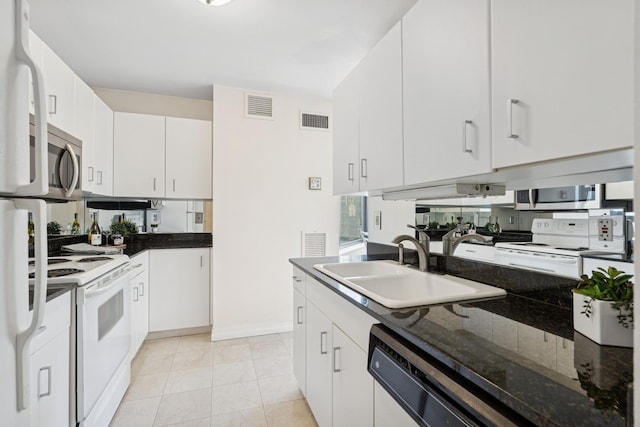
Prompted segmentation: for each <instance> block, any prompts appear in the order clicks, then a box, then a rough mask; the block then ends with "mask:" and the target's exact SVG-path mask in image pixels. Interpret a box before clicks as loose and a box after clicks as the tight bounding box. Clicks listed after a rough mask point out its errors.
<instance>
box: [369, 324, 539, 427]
mask: <svg viewBox="0 0 640 427" xmlns="http://www.w3.org/2000/svg"><path fill="white" fill-rule="evenodd" d="M430 359H431V358H430V357H429V356H428V355H425V354H422V353H421V352H420V351H419V350H418V349H416V348H415V347H414V346H413V345H412V344H410V343H408V342H407V341H406V340H404V339H403V338H402V337H400V336H399V335H398V334H396V333H394V332H393V331H391V330H390V329H389V328H387V327H385V326H383V325H373V326H372V327H371V333H370V337H369V362H368V367H369V368H368V369H369V372H370V373H371V375H373V377H374V378H375V379H376V381H378V383H380V385H381V386H382V387H383V388H384V389H385V390H386V391H387V392H388V393H389V394H390V395H391V396H392V397H393V399H394V400H395V401H396V402H398V403H399V404H400V406H402V408H403V409H404V410H405V411H406V412H407V413H408V414H409V415H410V416H411V417H412V418H413V419H414V420H415V421H416V422H417V423H418V424H419V425H422V426H434V427H435V426H526V425H532V424H530V423H529V422H528V421H526V420H524V419H522V417H520V416H519V415H518V414H516V413H514V412H513V411H511V410H510V409H509V408H507V407H506V406H504V405H502V404H500V403H499V402H495V401H493V402H492V401H491V400H492V399H491V398H490V396H480V394H482V392H481V391H479V390H473V388H474V387H473V386H472V385H470V384H464V381H461V380H460V379H458V378H456V374H455V373H454V372H453V370H451V369H448V368H446V367H444V366H438V365H439V363H438V362H437V361H436V360H430ZM448 371H450V372H448ZM501 406H502V407H501Z"/></svg>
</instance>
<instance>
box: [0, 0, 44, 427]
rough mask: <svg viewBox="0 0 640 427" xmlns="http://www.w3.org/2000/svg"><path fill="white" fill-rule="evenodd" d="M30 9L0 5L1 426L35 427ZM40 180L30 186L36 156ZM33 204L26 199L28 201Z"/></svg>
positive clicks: (37, 309) (38, 298)
mask: <svg viewBox="0 0 640 427" xmlns="http://www.w3.org/2000/svg"><path fill="white" fill-rule="evenodd" d="M28 33H29V8H28V4H27V3H26V2H25V1H24V0H0V424H2V425H6V426H18V427H22V426H28V425H29V424H30V408H29V396H30V394H29V393H30V388H31V387H35V386H36V385H34V384H30V383H29V358H28V356H29V344H30V342H31V338H32V337H33V336H34V333H36V332H37V331H38V329H39V328H40V326H41V325H42V320H43V318H44V315H45V313H44V305H45V298H46V280H47V279H46V257H47V236H46V205H45V202H44V201H43V200H39V199H38V198H37V197H38V196H42V195H44V194H46V192H47V187H48V170H47V164H46V163H47V140H46V116H45V115H44V113H45V91H44V87H43V80H42V74H41V73H40V71H39V70H38V68H37V66H36V64H35V63H34V62H33V61H32V60H31V58H30V56H29V47H28V40H29V37H28V36H29V34H28ZM30 77H31V79H32V80H33V86H34V103H35V104H34V107H35V119H36V123H35V124H36V135H35V150H34V154H31V150H30V148H29V145H30V137H29V84H30V83H29V79H30ZM31 155H33V156H34V157H35V175H36V179H35V181H33V182H30V156H31ZM26 197H28V198H26ZM27 212H32V213H33V218H34V224H35V227H36V236H35V246H34V248H35V258H36V285H35V300H34V306H33V310H32V311H29V302H28V295H29V280H28V270H27V268H28V266H27V263H28V236H27V231H26V230H27Z"/></svg>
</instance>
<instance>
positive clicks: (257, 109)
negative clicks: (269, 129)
mask: <svg viewBox="0 0 640 427" xmlns="http://www.w3.org/2000/svg"><path fill="white" fill-rule="evenodd" d="M245 107H246V110H245V116H246V117H248V118H251V119H267V120H273V98H272V97H270V96H268V95H255V94H251V93H247V94H246V102H245Z"/></svg>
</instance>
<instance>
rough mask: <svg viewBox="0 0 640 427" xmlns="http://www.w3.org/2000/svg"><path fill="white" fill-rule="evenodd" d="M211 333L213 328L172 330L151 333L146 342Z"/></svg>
mask: <svg viewBox="0 0 640 427" xmlns="http://www.w3.org/2000/svg"><path fill="white" fill-rule="evenodd" d="M209 332H211V326H198V327H195V328H182V329H171V330H168V331H155V332H149V333H148V334H147V337H146V338H145V339H144V340H145V341H148V340H157V339H161V338H172V337H180V336H182V335H196V334H206V333H209Z"/></svg>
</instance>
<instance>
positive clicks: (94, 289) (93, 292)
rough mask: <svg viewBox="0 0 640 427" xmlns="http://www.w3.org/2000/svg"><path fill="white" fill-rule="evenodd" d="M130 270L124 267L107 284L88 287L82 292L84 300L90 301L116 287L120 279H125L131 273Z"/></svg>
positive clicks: (128, 267)
mask: <svg viewBox="0 0 640 427" xmlns="http://www.w3.org/2000/svg"><path fill="white" fill-rule="evenodd" d="M131 269H132V268H131V267H130V266H126V267H125V268H124V269H123V271H122V272H120V273H119V274H117V275H114V276H113V277H112V278H111V280H110V281H109V282H107V283H105V284H104V285H102V286H99V285H98V286H96V285H93V286H91V285H90V286H88V287H87V290H86V291H85V292H84V298H85V299H91V298H95V297H97V296H100V295H102V294H105V293H107V292H109V291H110V290H111V289H112V288H113V287H115V286H117V285H118V284H119V283H120V282H121V279H124V278H125V276H126V275H127V274H128V273H129V271H131Z"/></svg>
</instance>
